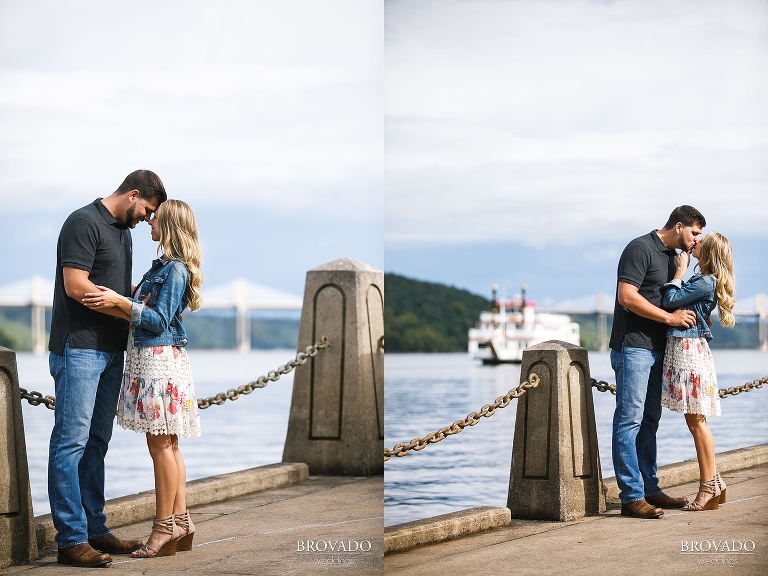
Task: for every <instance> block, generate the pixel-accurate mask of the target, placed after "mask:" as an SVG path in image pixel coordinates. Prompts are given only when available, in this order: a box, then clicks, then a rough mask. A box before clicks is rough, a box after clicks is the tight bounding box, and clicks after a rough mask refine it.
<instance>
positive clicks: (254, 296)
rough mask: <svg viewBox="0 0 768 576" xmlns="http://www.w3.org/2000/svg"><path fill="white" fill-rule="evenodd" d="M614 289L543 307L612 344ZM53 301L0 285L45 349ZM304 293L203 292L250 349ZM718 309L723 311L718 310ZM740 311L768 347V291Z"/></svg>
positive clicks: (3, 298)
mask: <svg viewBox="0 0 768 576" xmlns="http://www.w3.org/2000/svg"><path fill="white" fill-rule="evenodd" d="M613 301H614V295H613V294H606V293H604V292H598V293H597V294H592V295H588V296H584V297H581V298H576V299H571V300H564V301H563V302H559V303H556V304H542V305H539V306H538V308H539V310H541V311H542V312H559V313H562V314H595V315H597V334H598V342H599V347H600V350H607V349H608V337H609V336H610V334H609V333H608V316H612V315H613ZM52 302H53V282H52V281H50V280H48V279H47V278H44V277H42V276H33V277H32V278H28V279H26V280H21V281H19V282H14V283H11V284H4V285H0V308H3V307H11V306H12V307H27V306H29V307H30V308H31V316H32V317H31V322H32V323H31V326H32V349H33V351H34V352H35V353H38V354H41V353H43V352H44V351H45V347H46V323H45V310H46V308H50V307H51V303H52ZM301 304H302V300H301V298H300V297H299V296H294V295H293V294H288V293H286V292H282V291H280V290H276V289H274V288H269V287H267V286H262V285H260V284H255V283H253V282H250V281H248V280H245V279H243V278H239V279H236V280H233V281H232V282H229V283H226V284H218V285H215V286H212V287H206V288H205V289H204V292H203V308H202V310H234V311H235V317H236V322H235V330H236V335H237V349H238V350H240V351H247V350H250V347H251V322H250V313H251V311H255V310H280V311H289V310H301ZM715 314H717V312H716V311H715ZM734 314H735V315H736V316H743V317H752V318H756V319H757V321H758V343H759V345H758V347H759V349H760V350H762V351H768V294H765V293H759V294H755V295H754V296H749V297H745V298H738V299H737V301H736V308H735V309H734Z"/></svg>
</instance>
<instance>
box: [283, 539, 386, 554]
mask: <svg viewBox="0 0 768 576" xmlns="http://www.w3.org/2000/svg"><path fill="white" fill-rule="evenodd" d="M370 551H371V541H370V540H298V541H297V542H296V552H335V553H339V552H347V553H359V552H370Z"/></svg>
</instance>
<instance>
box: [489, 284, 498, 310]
mask: <svg viewBox="0 0 768 576" xmlns="http://www.w3.org/2000/svg"><path fill="white" fill-rule="evenodd" d="M498 289H499V287H498V285H497V284H493V285H492V286H491V310H493V311H494V312H495V311H496V302H498V301H499V300H498V294H497V290H498Z"/></svg>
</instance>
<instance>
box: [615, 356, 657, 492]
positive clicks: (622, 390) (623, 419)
mask: <svg viewBox="0 0 768 576" xmlns="http://www.w3.org/2000/svg"><path fill="white" fill-rule="evenodd" d="M663 360H664V353H663V352H653V351H651V350H645V349H643V348H628V347H624V348H622V350H621V352H616V351H615V350H611V367H612V368H613V371H614V372H615V373H616V411H615V412H614V413H613V437H612V440H613V445H612V455H613V469H614V471H615V473H616V482H617V483H618V485H619V499H620V500H621V502H622V504H629V503H630V502H635V501H636V500H641V499H643V498H645V497H646V496H652V495H654V494H658V493H659V492H661V488H659V479H658V478H657V477H656V468H657V466H656V431H657V430H658V428H659V419H660V418H661V375H662V364H663Z"/></svg>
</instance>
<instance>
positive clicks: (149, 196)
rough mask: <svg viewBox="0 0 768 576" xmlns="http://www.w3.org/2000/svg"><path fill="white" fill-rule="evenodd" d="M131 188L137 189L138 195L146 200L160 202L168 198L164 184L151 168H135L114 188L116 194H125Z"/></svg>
mask: <svg viewBox="0 0 768 576" xmlns="http://www.w3.org/2000/svg"><path fill="white" fill-rule="evenodd" d="M131 190H138V191H139V197H140V198H142V199H143V200H146V201H148V202H149V201H151V200H153V199H157V203H158V204H162V203H163V202H165V201H166V200H167V199H168V195H167V194H166V193H165V186H163V182H162V181H161V180H160V177H159V176H158V175H157V174H155V173H154V172H152V171H151V170H135V171H133V172H131V173H130V174H128V176H126V177H125V180H123V183H122V184H120V187H119V188H118V189H117V190H116V192H117V193H118V194H125V193H126V192H130V191H131Z"/></svg>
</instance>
